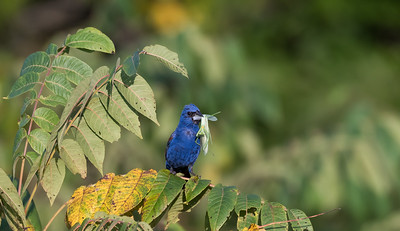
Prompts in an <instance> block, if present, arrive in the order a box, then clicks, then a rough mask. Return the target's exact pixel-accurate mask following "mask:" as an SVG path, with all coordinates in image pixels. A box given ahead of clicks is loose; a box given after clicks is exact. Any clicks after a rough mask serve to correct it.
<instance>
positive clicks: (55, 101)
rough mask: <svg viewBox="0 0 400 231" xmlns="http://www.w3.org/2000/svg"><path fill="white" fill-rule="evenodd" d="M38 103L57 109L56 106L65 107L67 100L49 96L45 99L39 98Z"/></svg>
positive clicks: (57, 96)
mask: <svg viewBox="0 0 400 231" xmlns="http://www.w3.org/2000/svg"><path fill="white" fill-rule="evenodd" d="M39 101H40V102H41V103H42V104H44V105H46V106H50V107H57V106H58V105H65V104H66V103H67V100H66V99H65V98H63V97H61V96H59V95H49V96H47V97H43V95H41V96H40V98H39Z"/></svg>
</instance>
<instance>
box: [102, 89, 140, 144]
mask: <svg viewBox="0 0 400 231" xmlns="http://www.w3.org/2000/svg"><path fill="white" fill-rule="evenodd" d="M103 89H104V90H103ZM103 89H102V90H100V91H99V92H98V95H99V98H100V100H101V102H102V104H103V106H104V107H105V108H106V109H107V112H108V113H109V114H110V115H111V116H112V117H113V118H114V119H115V120H116V121H117V122H118V123H119V124H120V125H122V126H123V127H124V128H126V129H128V130H129V131H131V132H133V133H134V134H135V135H137V136H138V137H139V138H142V133H141V131H140V122H139V117H138V116H137V115H136V113H135V112H134V111H133V110H132V109H131V108H130V107H129V106H128V105H127V104H126V102H125V101H124V99H123V98H122V97H121V95H120V93H119V92H118V91H116V90H115V92H114V93H113V94H112V95H111V96H110V95H109V94H108V92H107V90H105V88H103Z"/></svg>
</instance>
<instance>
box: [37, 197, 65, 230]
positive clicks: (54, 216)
mask: <svg viewBox="0 0 400 231" xmlns="http://www.w3.org/2000/svg"><path fill="white" fill-rule="evenodd" d="M68 203H69V201H67V202H65V203H64V204H63V205H61V207H60V208H59V209H58V210H57V212H56V213H54V215H53V216H52V217H51V219H50V220H49V222H48V223H47V225H46V227H44V229H43V231H46V230H47V229H48V228H49V226H50V224H51V223H52V222H53V220H54V219H55V218H56V216H57V215H58V214H59V213H60V212H61V210H63V209H64V208H65V206H67V205H68Z"/></svg>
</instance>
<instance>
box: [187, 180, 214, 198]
mask: <svg viewBox="0 0 400 231" xmlns="http://www.w3.org/2000/svg"><path fill="white" fill-rule="evenodd" d="M210 183H211V181H210V180H203V179H199V178H197V177H192V178H190V179H189V180H188V181H187V182H186V185H185V197H186V203H188V202H190V201H191V200H193V199H194V198H196V197H197V196H198V195H200V194H201V193H202V192H204V190H206V189H208V186H209V185H210Z"/></svg>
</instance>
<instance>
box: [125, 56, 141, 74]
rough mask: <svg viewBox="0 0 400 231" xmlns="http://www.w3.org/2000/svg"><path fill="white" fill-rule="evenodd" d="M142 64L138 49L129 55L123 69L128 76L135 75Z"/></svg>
mask: <svg viewBox="0 0 400 231" xmlns="http://www.w3.org/2000/svg"><path fill="white" fill-rule="evenodd" d="M139 64H140V56H139V51H136V52H135V53H134V54H133V55H132V56H129V57H127V58H126V59H125V60H124V63H123V64H122V65H123V66H122V69H123V70H124V72H125V74H127V75H128V76H134V75H136V73H137V69H138V67H139Z"/></svg>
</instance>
